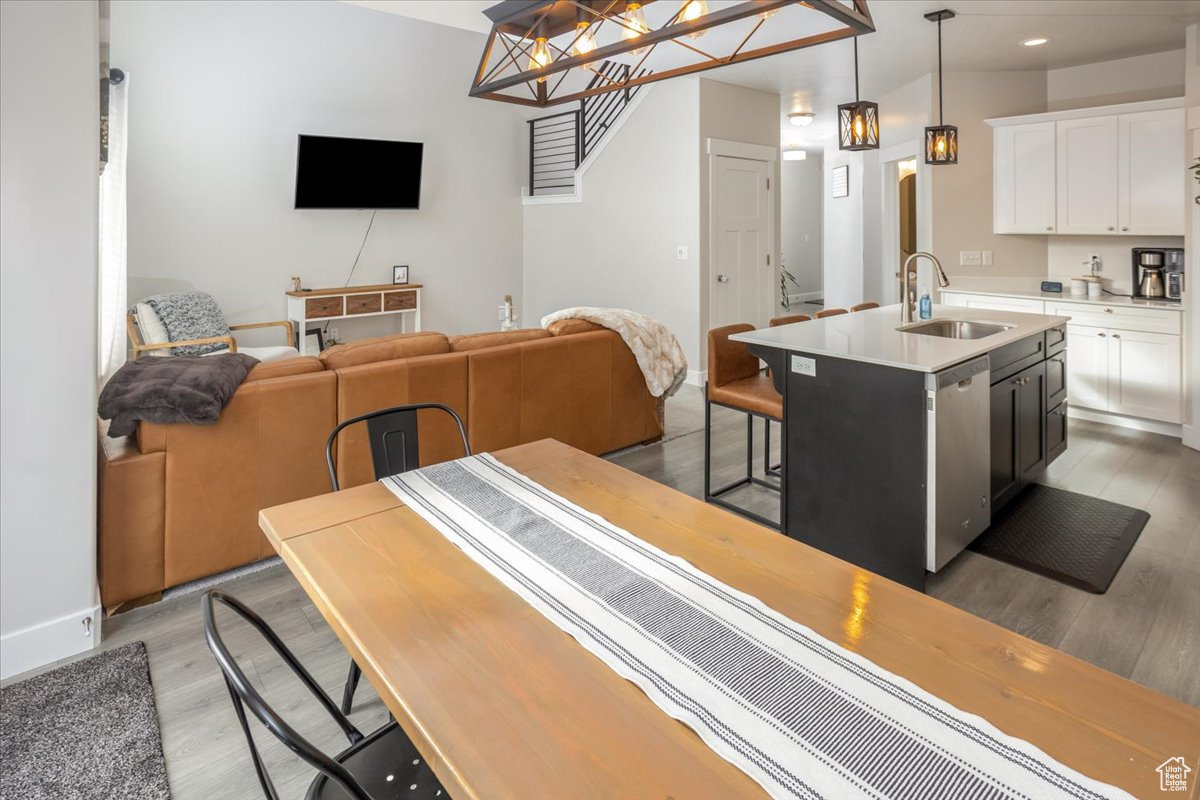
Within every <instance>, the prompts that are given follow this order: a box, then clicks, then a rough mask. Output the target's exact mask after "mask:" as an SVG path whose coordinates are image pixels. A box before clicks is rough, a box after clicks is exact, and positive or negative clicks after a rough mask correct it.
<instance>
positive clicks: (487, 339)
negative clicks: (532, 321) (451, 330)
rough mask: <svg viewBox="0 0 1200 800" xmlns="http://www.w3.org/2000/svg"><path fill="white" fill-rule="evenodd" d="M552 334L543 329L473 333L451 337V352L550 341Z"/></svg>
mask: <svg viewBox="0 0 1200 800" xmlns="http://www.w3.org/2000/svg"><path fill="white" fill-rule="evenodd" d="M551 335H552V334H551V333H550V331H544V330H542V329H541V328H522V329H520V330H515V331H497V332H495V333H472V334H469V335H467V336H451V337H450V352H452V353H461V352H464V351H466V350H481V349H483V348H485V347H501V346H503V345H506V344H520V343H521V342H530V341H533V340H534V339H548V338H550V336H551Z"/></svg>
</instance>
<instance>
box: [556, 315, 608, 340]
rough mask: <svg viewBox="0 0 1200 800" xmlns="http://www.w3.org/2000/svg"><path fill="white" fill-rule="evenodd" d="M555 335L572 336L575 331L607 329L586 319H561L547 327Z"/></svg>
mask: <svg viewBox="0 0 1200 800" xmlns="http://www.w3.org/2000/svg"><path fill="white" fill-rule="evenodd" d="M546 330H548V331H550V333H551V334H552V335H554V336H570V335H571V334H573V333H587V332H588V331H602V330H605V327H604V326H603V325H597V324H596V323H594V322H588V321H587V320H586V319H560V320H558V321H557V322H551V323H550V325H549V326H548V327H547V328H546Z"/></svg>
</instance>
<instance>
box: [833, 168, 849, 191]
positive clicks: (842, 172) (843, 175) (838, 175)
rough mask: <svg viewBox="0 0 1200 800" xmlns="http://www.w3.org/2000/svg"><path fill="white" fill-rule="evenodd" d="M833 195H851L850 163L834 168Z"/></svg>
mask: <svg viewBox="0 0 1200 800" xmlns="http://www.w3.org/2000/svg"><path fill="white" fill-rule="evenodd" d="M832 187H833V196H834V197H849V196H850V165H849V164H842V165H841V166H840V167H834V168H833V181H832Z"/></svg>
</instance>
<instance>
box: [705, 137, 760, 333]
mask: <svg viewBox="0 0 1200 800" xmlns="http://www.w3.org/2000/svg"><path fill="white" fill-rule="evenodd" d="M768 166H769V165H768V162H766V161H752V160H750V159H745V158H731V157H728V156H717V157H716V158H714V159H713V176H712V184H711V191H712V197H711V202H710V205H711V207H712V209H713V213H712V220H711V223H710V224H711V226H712V241H713V253H712V259H711V260H710V264H709V271H710V275H709V281H710V284H709V285H710V291H711V296H712V303H711V313H710V316H711V319H710V320H709V323H710V326H709V327H712V328H716V327H720V326H722V325H731V324H733V323H735V322H749V323H750V324H751V325H754V326H755V327H762V326H765V325H766V324H767V320H768V318H769V317H770V313H771V312H770V310H771V307H772V298H773V296H774V295H773V291H774V288H775V287H774V286H773V284H774V281H773V279H772V276H773V275H774V274H775V269H774V264H772V263H771V261H772V260H773V259H771V258H770V257H769V256H770V252H771V237H770V224H771V203H770V189H769V183H768V180H769V178H770V172H769V171H768Z"/></svg>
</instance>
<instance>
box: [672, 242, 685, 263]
mask: <svg viewBox="0 0 1200 800" xmlns="http://www.w3.org/2000/svg"><path fill="white" fill-rule="evenodd" d="M687 257H688V249H687V246H686V245H682V244H681V245H679V247H676V248H675V258H677V259H679V260H680V261H687Z"/></svg>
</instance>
